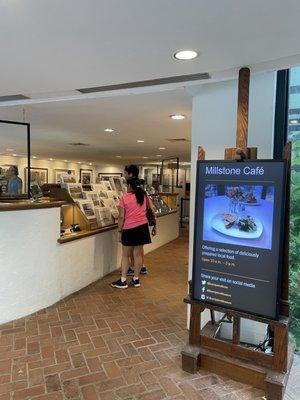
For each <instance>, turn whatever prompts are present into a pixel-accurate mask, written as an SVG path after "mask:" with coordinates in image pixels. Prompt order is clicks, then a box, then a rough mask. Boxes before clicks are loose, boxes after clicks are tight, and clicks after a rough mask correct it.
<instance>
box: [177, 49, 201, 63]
mask: <svg viewBox="0 0 300 400" xmlns="http://www.w3.org/2000/svg"><path fill="white" fill-rule="evenodd" d="M174 57H175V58H176V60H185V61H186V60H193V59H194V58H196V57H198V53H197V51H195V50H180V51H177V52H176V53H175V54H174Z"/></svg>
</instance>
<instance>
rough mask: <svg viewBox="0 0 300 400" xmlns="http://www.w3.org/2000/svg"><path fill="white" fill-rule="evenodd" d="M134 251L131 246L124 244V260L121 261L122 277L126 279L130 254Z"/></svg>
mask: <svg viewBox="0 0 300 400" xmlns="http://www.w3.org/2000/svg"><path fill="white" fill-rule="evenodd" d="M131 253H132V247H131V246H122V261H121V272H122V275H121V276H122V279H123V280H124V279H125V280H126V275H127V272H128V267H129V256H130V254H131Z"/></svg>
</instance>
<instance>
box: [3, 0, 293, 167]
mask: <svg viewBox="0 0 300 400" xmlns="http://www.w3.org/2000/svg"><path fill="white" fill-rule="evenodd" d="M299 20H300V1H299V0H285V1H282V0H251V1H246V0H210V1H207V0H185V1H182V0H152V1H149V0H126V1H124V0H101V1H99V0H85V1H82V0H63V1H61V0H43V1H38V0H0V33H1V34H0V46H1V63H0V96H8V95H14V94H22V95H25V96H28V97H30V100H24V101H21V102H4V103H3V102H1V103H0V118H2V119H13V120H18V121H23V118H24V116H23V112H22V109H23V108H24V109H25V120H26V121H28V122H30V123H31V127H32V150H33V154H35V155H36V156H38V157H53V158H57V159H68V160H69V159H70V160H72V161H83V162H84V161H92V162H98V161H99V162H100V161H104V160H105V161H109V162H112V161H116V160H117V159H116V156H117V155H120V156H121V157H122V161H124V162H125V161H127V160H129V161H136V162H141V161H142V160H144V161H147V160H149V161H150V160H153V159H156V158H159V157H157V155H158V154H161V153H162V154H161V155H162V157H165V156H177V155H179V156H180V158H181V160H184V161H187V160H189V158H190V144H189V142H184V143H177V144H174V143H170V142H168V141H167V139H168V138H185V139H187V140H189V137H190V129H191V98H190V97H188V95H187V94H186V91H185V90H184V86H185V85H184V84H181V85H180V86H176V85H173V86H171V89H172V88H173V89H174V88H177V90H170V86H169V88H168V91H166V92H164V91H162V90H164V88H161V87H160V88H159V87H157V88H154V89H153V88H152V89H151V90H149V93H146V92H147V90H140V91H134V90H131V91H130V90H129V91H128V92H127V94H126V95H125V94H124V93H123V94H122V93H121V92H120V93H117V92H115V93H114V94H112V93H110V94H109V93H108V94H106V93H102V94H101V96H100V95H99V94H98V95H97V93H96V94H93V95H92V96H91V95H83V94H81V93H79V92H78V91H76V89H81V88H88V87H95V86H104V85H116V84H123V83H130V82H137V81H143V80H150V79H157V78H166V77H172V76H179V75H186V74H196V73H205V72H207V73H209V74H210V76H211V81H215V80H220V79H228V78H229V77H230V78H232V77H235V76H236V72H237V70H238V68H239V67H241V66H250V67H251V69H252V71H255V70H259V68H260V70H263V69H272V68H273V69H278V68H279V66H281V67H282V66H284V65H288V62H292V63H294V64H295V63H296V62H299V64H300V41H299V36H300V24H299ZM187 48H188V49H195V50H197V51H198V52H199V53H200V55H199V57H198V58H196V59H195V60H192V61H178V60H175V59H174V57H173V55H174V52H175V51H177V50H179V49H187ZM288 60H289V61H288ZM259 66H260V67H259ZM198 83H199V82H198ZM193 84H195V85H196V84H197V81H196V82H193ZM178 87H179V89H178ZM151 92H152V93H151ZM130 93H131V94H130ZM133 93H135V95H133ZM137 93H140V94H137ZM190 93H191V91H190ZM112 96H114V97H112ZM66 99H69V101H65V100H66ZM17 104H20V105H19V106H17ZM175 112H180V113H184V114H185V115H186V116H187V118H186V119H185V120H184V121H177V122H175V121H172V120H171V119H170V118H169V117H168V116H169V115H170V114H172V113H175ZM107 127H112V128H114V129H115V130H116V131H117V132H119V134H112V135H108V134H106V133H104V129H105V128H107ZM137 139H144V140H145V143H141V144H140V143H139V144H138V143H137V142H136V141H137ZM73 142H84V143H87V144H88V145H89V146H82V147H74V146H70V145H69V143H73ZM158 147H166V148H167V149H166V150H165V151H160V150H158ZM0 151H1V148H0ZM143 157H149V158H147V159H146V158H143Z"/></svg>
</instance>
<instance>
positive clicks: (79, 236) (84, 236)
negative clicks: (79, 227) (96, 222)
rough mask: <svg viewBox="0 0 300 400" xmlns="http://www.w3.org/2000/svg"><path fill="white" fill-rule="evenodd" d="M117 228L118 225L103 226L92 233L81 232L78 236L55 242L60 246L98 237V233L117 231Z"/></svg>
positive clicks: (62, 238)
mask: <svg viewBox="0 0 300 400" xmlns="http://www.w3.org/2000/svg"><path fill="white" fill-rule="evenodd" d="M117 227H118V224H113V225H108V226H104V227H102V228H97V229H93V230H92V231H81V232H78V234H76V235H70V236H62V237H61V238H59V239H58V240H57V242H58V243H60V244H64V243H69V242H73V241H74V240H79V239H83V238H86V237H89V236H94V235H98V234H99V233H104V232H108V231H112V230H114V229H117Z"/></svg>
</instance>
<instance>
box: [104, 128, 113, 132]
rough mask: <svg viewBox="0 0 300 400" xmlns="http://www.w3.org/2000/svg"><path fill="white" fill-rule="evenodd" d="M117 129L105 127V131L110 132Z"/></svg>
mask: <svg viewBox="0 0 300 400" xmlns="http://www.w3.org/2000/svg"><path fill="white" fill-rule="evenodd" d="M114 131H115V130H114V129H111V128H105V129H104V132H108V133H112V132H114Z"/></svg>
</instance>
